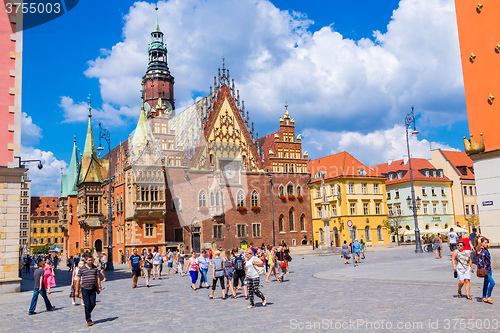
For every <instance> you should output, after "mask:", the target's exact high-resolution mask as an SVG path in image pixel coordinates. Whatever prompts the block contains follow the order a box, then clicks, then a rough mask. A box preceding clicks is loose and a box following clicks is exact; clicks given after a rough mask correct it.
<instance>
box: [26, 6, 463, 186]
mask: <svg viewBox="0 0 500 333" xmlns="http://www.w3.org/2000/svg"><path fill="white" fill-rule="evenodd" d="M154 6H155V5H154V4H153V3H148V2H132V1H96V0H86V1H80V2H79V3H78V5H77V6H76V7H75V8H74V9H73V10H71V11H70V12H68V13H67V14H65V15H63V16H61V17H59V18H58V19H56V20H53V21H51V22H48V23H46V24H44V25H41V26H38V27H35V28H32V29H29V30H27V31H25V32H24V51H23V52H24V54H23V101H22V107H23V112H24V113H25V115H24V118H23V136H22V144H23V158H25V159H26V158H27V157H30V158H34V157H36V158H41V159H43V160H44V163H45V165H46V167H45V168H44V169H43V170H42V171H40V172H39V171H37V170H33V169H34V168H32V172H31V177H32V179H33V189H34V191H33V193H34V195H58V185H57V184H58V182H59V180H58V175H59V173H60V168H61V167H62V168H63V170H64V168H66V163H68V162H69V159H70V154H71V149H72V144H73V142H72V141H73V135H76V137H77V144H78V146H79V148H80V149H83V144H84V137H85V134H86V113H87V112H86V108H85V102H86V100H87V96H88V95H89V94H90V95H91V99H92V106H93V107H94V108H95V109H96V110H95V111H94V114H95V116H94V118H93V119H94V131H95V132H97V123H98V121H102V122H103V124H104V126H105V127H106V128H108V129H109V130H110V131H111V139H112V145H113V146H114V145H116V144H118V142H119V140H120V139H121V140H126V139H127V135H128V133H130V132H131V131H132V130H133V129H134V127H135V124H136V121H137V118H138V114H139V109H138V107H139V105H140V93H139V89H140V79H141V76H142V75H143V74H144V71H145V69H146V63H147V44H148V43H149V32H150V31H151V30H152V28H153V26H154V15H155V13H154ZM158 7H159V21H160V28H161V29H162V31H163V32H164V33H165V41H166V43H167V48H168V51H169V67H170V70H171V72H172V75H173V76H174V77H175V80H176V84H175V88H174V91H175V96H176V107H177V112H180V111H182V109H183V108H184V107H186V106H188V105H190V104H191V103H193V102H194V101H195V99H196V98H198V97H200V96H202V95H204V94H206V93H208V91H209V87H210V85H211V84H212V82H213V76H214V75H216V73H217V68H218V67H220V66H221V63H222V57H223V56H225V57H226V66H227V67H228V68H229V69H230V71H231V76H232V77H233V78H234V79H235V82H236V88H237V89H239V90H240V95H241V96H242V98H243V99H244V100H245V106H246V108H247V109H248V110H249V111H250V118H251V121H255V127H256V130H257V132H258V133H259V134H260V135H265V134H268V133H270V132H272V131H275V130H276V129H277V128H278V117H279V116H280V115H282V114H283V113H284V107H283V105H284V104H285V102H288V105H289V111H290V113H291V115H292V117H294V118H295V119H296V126H297V134H298V133H302V134H303V137H304V140H303V142H304V144H303V148H304V150H308V151H309V156H310V158H318V157H321V156H325V155H329V154H332V153H337V152H340V151H343V150H347V151H349V152H351V153H352V154H353V155H354V156H355V157H357V158H358V159H359V160H361V161H362V162H364V163H365V164H368V165H371V164H376V163H382V162H384V161H387V159H389V158H394V159H395V158H401V157H402V156H403V155H404V154H405V145H404V144H402V142H403V143H404V128H403V126H404V117H405V115H406V113H408V112H409V111H410V107H411V106H412V105H413V106H415V112H416V113H417V114H419V119H418V121H417V127H418V129H419V130H420V133H421V134H420V135H419V136H418V137H416V138H412V142H411V144H412V147H413V148H412V155H413V156H418V157H426V156H427V155H426V154H428V151H429V146H432V147H433V148H437V147H443V148H455V149H460V150H463V141H462V136H464V135H466V134H467V132H468V124H467V118H466V109H465V98H464V92H463V82H462V76H461V75H462V72H461V64H460V53H459V49H458V37H457V33H456V21H455V16H454V15H455V13H454V4H453V0H418V1H417V0H403V1H401V2H399V1H393V0H385V1H369V0H363V1H357V2H356V5H352V3H350V2H347V1H336V0H335V1H333V0H332V1H299V0H295V1H287V0H279V1H270V2H269V1H251V0H241V1H231V0H219V1H215V0H208V1H207V0H182V1H181V0H174V1H166V2H165V1H160V2H159V3H158Z"/></svg>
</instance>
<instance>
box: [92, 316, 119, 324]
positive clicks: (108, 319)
mask: <svg viewBox="0 0 500 333" xmlns="http://www.w3.org/2000/svg"><path fill="white" fill-rule="evenodd" d="M116 319H118V317H110V318H104V319H98V320H96V321H94V322H92V323H93V324H94V325H96V324H101V323H106V322H108V321H113V320H116Z"/></svg>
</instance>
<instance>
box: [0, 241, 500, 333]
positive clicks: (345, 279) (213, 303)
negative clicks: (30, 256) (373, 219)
mask: <svg viewBox="0 0 500 333" xmlns="http://www.w3.org/2000/svg"><path fill="white" fill-rule="evenodd" d="M413 250H414V247H412V246H401V247H394V248H379V249H376V250H374V249H370V248H369V249H368V251H367V252H366V259H364V260H362V261H361V263H360V264H358V265H357V266H356V267H353V266H352V263H351V265H344V263H343V260H342V259H340V257H339V254H331V253H327V252H325V253H323V254H318V253H309V252H306V253H303V254H294V253H293V252H292V256H293V262H291V263H290V274H287V275H285V277H286V280H285V282H283V283H279V282H277V281H276V280H275V279H274V277H271V281H272V282H271V283H265V282H264V279H263V278H262V279H261V286H262V287H261V291H262V292H263V293H264V294H265V295H266V298H268V304H267V305H266V307H262V306H260V301H259V300H258V299H257V301H256V307H255V308H254V309H247V305H248V301H246V300H245V299H244V296H243V294H242V291H238V298H237V299H226V300H222V299H221V292H220V289H217V290H216V293H215V297H214V299H213V300H211V299H209V298H208V297H207V295H208V294H209V290H208V289H198V290H196V291H195V292H193V291H192V290H191V289H190V288H189V276H184V277H182V278H181V277H180V276H179V275H178V274H173V275H172V274H171V275H168V276H166V275H163V276H162V279H161V280H154V281H152V283H151V285H152V287H151V288H145V282H144V279H140V280H139V288H137V289H132V281H131V274H130V269H128V268H127V267H126V266H124V265H119V266H117V267H116V268H115V271H114V272H113V273H112V275H111V277H109V276H108V274H110V273H106V275H107V279H108V281H107V282H104V283H103V284H102V285H103V286H104V287H105V289H104V290H103V291H102V292H101V294H100V295H98V296H97V300H98V303H97V307H96V309H95V310H94V312H93V318H94V326H93V327H91V328H86V326H85V318H84V313H83V309H82V306H79V305H76V306H75V305H71V299H70V298H69V297H68V296H69V291H70V288H69V287H68V282H69V281H68V277H69V274H68V273H67V272H66V269H65V268H64V267H60V268H61V269H60V270H58V271H57V273H56V280H57V284H58V287H57V288H53V289H52V290H53V291H52V293H51V295H50V299H51V302H52V303H53V304H54V305H55V307H56V311H53V312H45V309H44V308H43V302H42V303H40V302H41V301H39V304H38V308H37V310H38V311H39V313H37V314H36V315H34V316H29V317H28V316H27V309H28V307H29V301H30V299H31V295H32V290H30V289H31V284H32V281H30V279H29V277H28V278H27V280H26V281H25V280H23V289H26V290H25V291H23V292H22V293H21V294H7V295H1V296H0V304H1V305H0V310H1V311H0V312H1V315H0V321H1V322H2V331H4V332H39V331H40V330H41V327H45V329H49V330H50V331H51V332H67V331H69V330H71V331H86V330H89V331H95V330H98V331H112V332H114V331H136V330H149V331H154V332H158V331H173V332H193V331H194V332H215V331H219V330H220V327H225V328H227V329H236V330H238V331H241V332H262V331H272V332H294V331H308V330H310V331H317V332H330V331H338V332H393V331H398V332H437V331H450V332H452V331H453V332H456V331H459V332H461V331H467V332H468V331H477V332H485V331H491V332H498V330H499V328H498V320H500V318H499V315H498V311H497V310H496V305H490V304H484V303H482V302H481V298H480V296H481V288H482V282H481V280H480V279H479V278H476V277H473V278H472V288H471V294H472V296H473V299H472V300H467V299H465V297H463V298H458V297H457V280H456V279H454V278H453V270H452V267H451V262H450V253H449V251H444V256H443V259H441V260H436V259H435V257H434V255H433V254H432V253H423V254H415V253H413ZM164 272H165V270H164ZM209 277H211V275H209ZM209 280H210V279H209ZM77 304H78V301H77ZM436 323H437V325H436ZM315 325H316V326H315ZM319 325H321V326H319ZM398 325H399V326H398ZM405 325H406V326H405ZM408 325H410V326H408ZM488 327H489V329H488Z"/></svg>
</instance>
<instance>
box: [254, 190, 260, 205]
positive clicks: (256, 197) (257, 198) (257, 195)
mask: <svg viewBox="0 0 500 333" xmlns="http://www.w3.org/2000/svg"><path fill="white" fill-rule="evenodd" d="M258 205H259V193H257V191H253V192H252V206H258Z"/></svg>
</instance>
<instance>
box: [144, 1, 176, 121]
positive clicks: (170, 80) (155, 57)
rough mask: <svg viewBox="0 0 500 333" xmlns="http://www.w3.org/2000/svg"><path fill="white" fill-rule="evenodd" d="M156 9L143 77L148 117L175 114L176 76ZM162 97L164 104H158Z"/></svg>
mask: <svg viewBox="0 0 500 333" xmlns="http://www.w3.org/2000/svg"><path fill="white" fill-rule="evenodd" d="M155 9H156V24H155V29H154V30H153V31H152V32H151V44H149V47H148V53H149V63H148V69H147V71H146V74H145V75H144V77H143V78H142V84H143V89H144V91H143V100H144V103H145V107H146V109H147V112H148V118H151V117H156V116H160V115H162V114H167V115H170V116H173V115H174V110H175V105H174V77H173V76H172V75H171V74H170V71H169V69H168V65H167V46H166V44H164V43H163V32H161V30H160V26H159V25H158V8H155ZM159 99H161V103H162V105H158V101H159Z"/></svg>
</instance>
